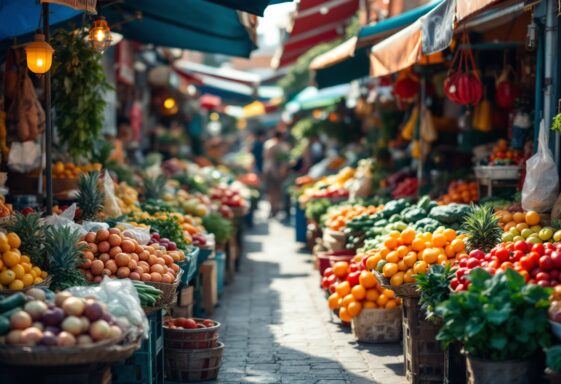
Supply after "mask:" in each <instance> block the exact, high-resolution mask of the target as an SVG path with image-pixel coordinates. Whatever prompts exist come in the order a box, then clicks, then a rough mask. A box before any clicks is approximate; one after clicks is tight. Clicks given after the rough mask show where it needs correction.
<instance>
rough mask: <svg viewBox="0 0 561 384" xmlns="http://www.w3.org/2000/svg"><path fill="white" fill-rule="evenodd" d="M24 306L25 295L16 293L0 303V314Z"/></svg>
mask: <svg viewBox="0 0 561 384" xmlns="http://www.w3.org/2000/svg"><path fill="white" fill-rule="evenodd" d="M24 304H25V294H23V293H21V292H18V293H16V294H13V295H12V296H10V297H7V298H5V299H4V300H2V301H0V314H3V313H4V312H6V311H9V310H10V309H13V308H16V307H21V306H23V305H24Z"/></svg>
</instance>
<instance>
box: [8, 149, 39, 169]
mask: <svg viewBox="0 0 561 384" xmlns="http://www.w3.org/2000/svg"><path fill="white" fill-rule="evenodd" d="M40 167H41V147H40V145H39V144H37V143H36V142H34V141H24V142H23V143H19V142H14V143H12V144H11V147H10V154H9V155H8V168H10V170H12V171H14V172H20V173H27V172H31V171H33V170H34V169H37V168H40Z"/></svg>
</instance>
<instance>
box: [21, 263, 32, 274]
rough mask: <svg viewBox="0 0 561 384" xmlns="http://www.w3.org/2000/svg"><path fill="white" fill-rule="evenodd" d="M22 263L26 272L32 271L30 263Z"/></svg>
mask: <svg viewBox="0 0 561 384" xmlns="http://www.w3.org/2000/svg"><path fill="white" fill-rule="evenodd" d="M20 265H21V266H22V267H23V270H24V271H25V273H30V272H31V270H32V269H31V264H29V263H20Z"/></svg>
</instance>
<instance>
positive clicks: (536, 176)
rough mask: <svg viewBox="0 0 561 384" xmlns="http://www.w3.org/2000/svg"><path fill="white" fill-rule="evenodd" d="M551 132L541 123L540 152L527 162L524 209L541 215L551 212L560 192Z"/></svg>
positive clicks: (523, 196)
mask: <svg viewBox="0 0 561 384" xmlns="http://www.w3.org/2000/svg"><path fill="white" fill-rule="evenodd" d="M548 135H549V130H547V129H545V123H544V121H543V120H542V121H541V123H540V133H539V141H538V151H537V152H536V154H535V155H533V156H532V157H530V158H529V159H528V160H527V161H526V179H525V180H524V186H523V187H522V208H524V210H526V211H530V210H532V211H536V212H539V213H542V212H549V211H550V210H551V209H552V207H553V204H554V203H555V200H556V199H557V194H558V190H559V175H558V174H557V165H556V164H555V161H554V160H553V155H552V153H551V150H550V149H549V143H548V141H549V137H548Z"/></svg>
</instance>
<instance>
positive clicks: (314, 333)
mask: <svg viewBox="0 0 561 384" xmlns="http://www.w3.org/2000/svg"><path fill="white" fill-rule="evenodd" d="M265 217H266V215H265V212H264V211H263V210H261V211H259V212H257V218H256V225H255V228H254V229H253V230H251V231H247V233H246V236H245V251H246V255H245V258H244V260H242V263H241V269H240V271H239V273H238V274H237V275H236V279H235V281H234V282H233V283H232V284H230V285H228V286H227V287H225V290H224V296H223V297H222V298H221V300H220V302H221V304H220V307H218V308H217V311H216V312H215V315H214V316H213V317H214V318H216V319H217V320H218V321H220V322H221V323H222V324H223V329H222V331H221V338H222V341H223V342H224V344H225V352H224V364H223V366H222V369H221V371H220V376H219V381H218V382H219V383H240V382H244V383H292V384H304V383H306V384H312V383H329V384H336V383H337V384H338V383H384V384H402V383H405V378H404V376H402V370H403V367H402V366H403V356H402V354H401V353H402V347H401V345H395V344H394V345H378V346H368V345H365V344H362V345H358V344H357V343H356V342H355V341H354V338H353V336H352V334H351V332H350V329H344V328H342V327H340V326H339V325H338V324H337V323H336V322H333V321H332V319H331V317H330V314H329V311H328V309H327V306H326V301H325V298H324V297H323V296H322V292H321V291H320V289H319V288H318V284H319V278H318V273H317V271H315V270H313V269H312V264H311V256H310V255H309V254H306V253H304V252H302V251H300V245H299V244H297V243H296V242H295V241H294V230H293V229H292V228H290V227H285V226H283V225H282V224H280V223H279V222H277V221H270V222H269V221H267V220H266V219H265Z"/></svg>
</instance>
